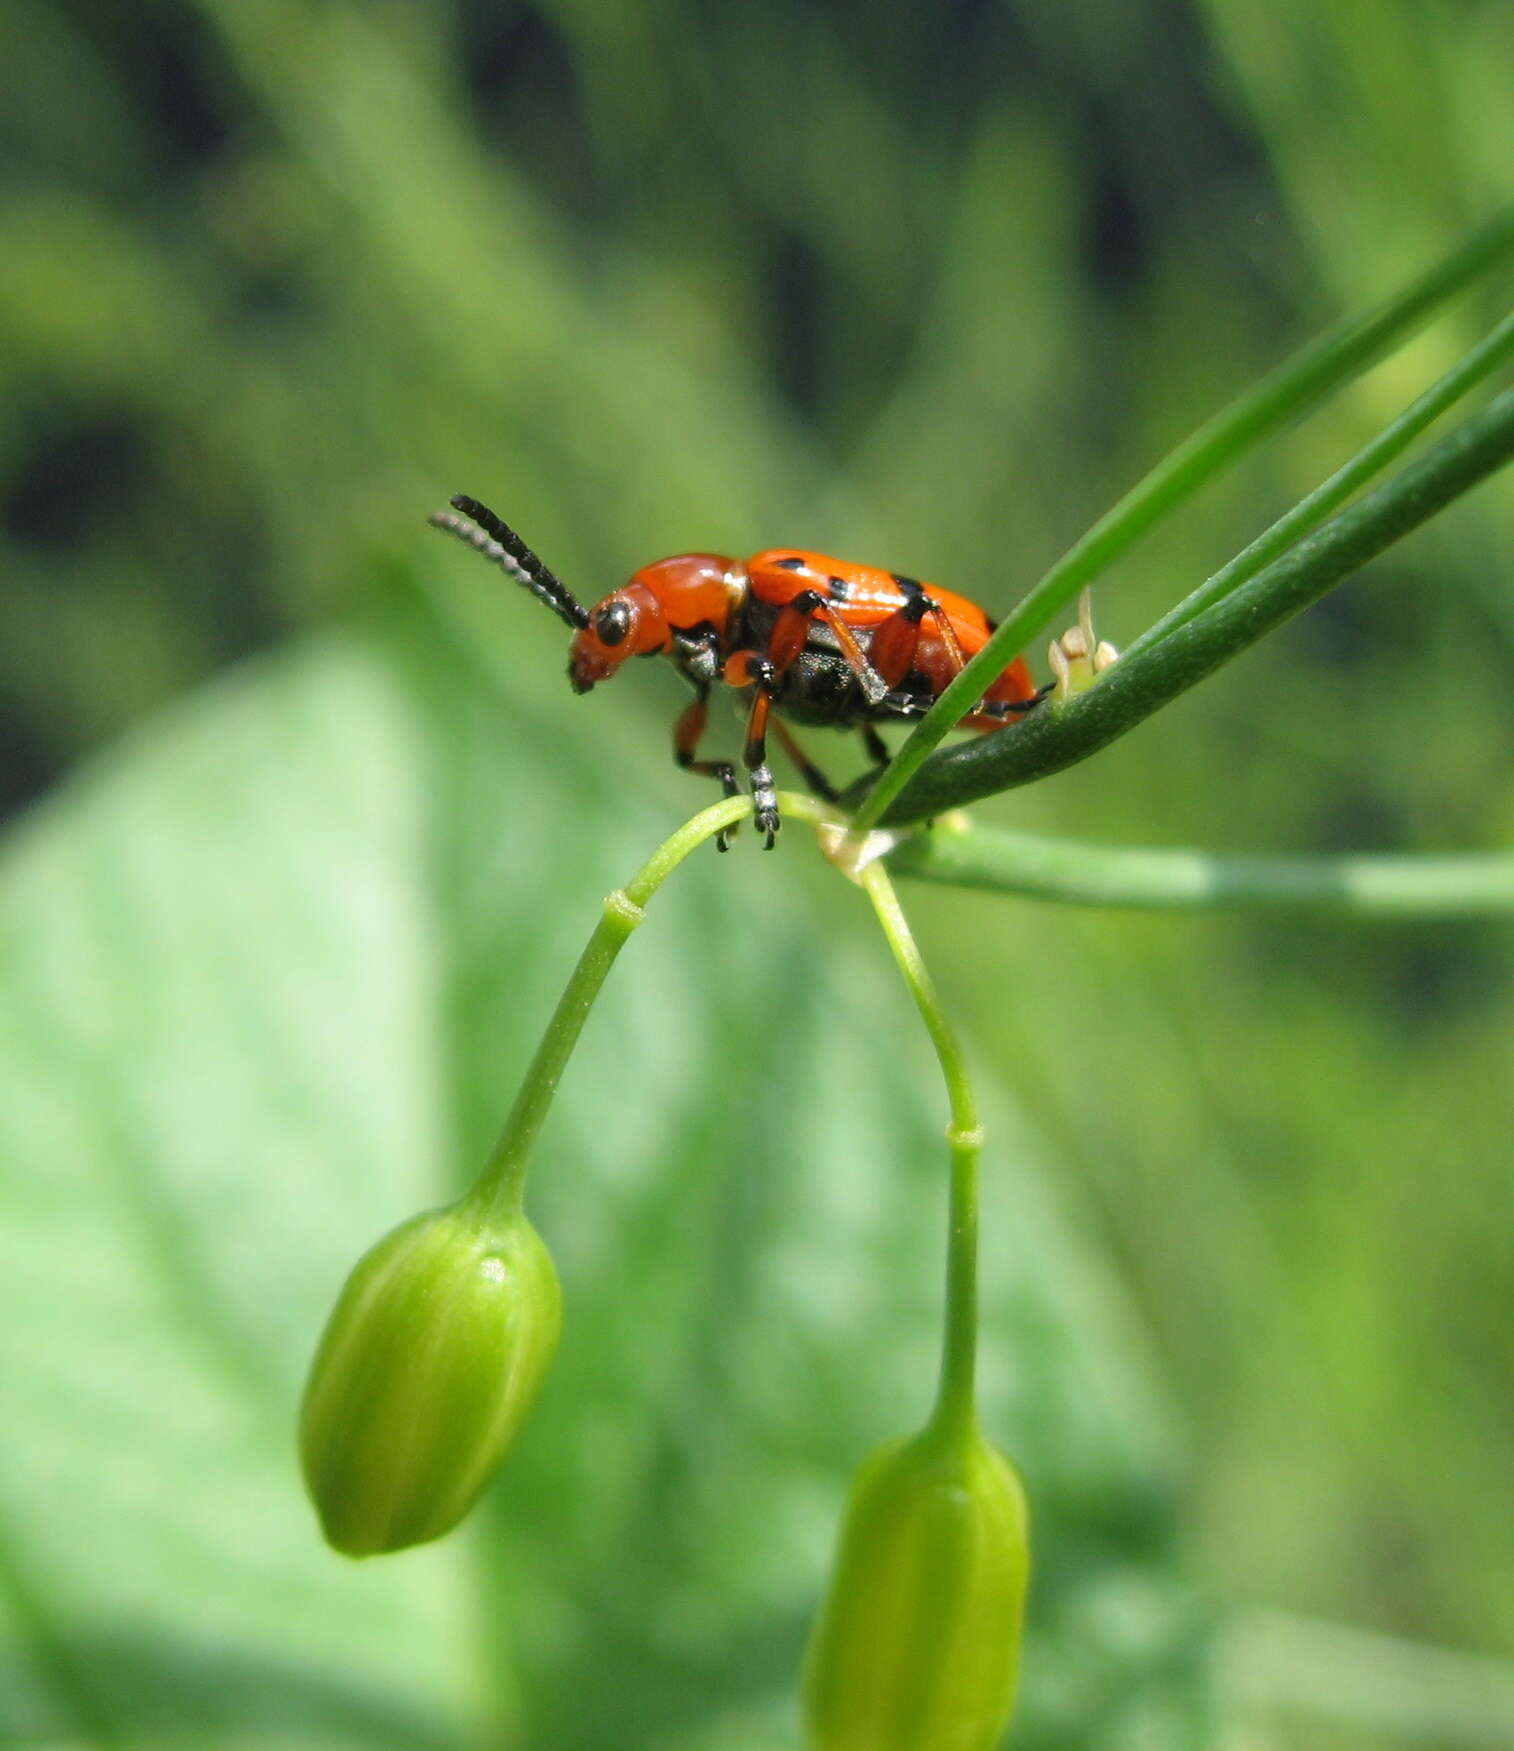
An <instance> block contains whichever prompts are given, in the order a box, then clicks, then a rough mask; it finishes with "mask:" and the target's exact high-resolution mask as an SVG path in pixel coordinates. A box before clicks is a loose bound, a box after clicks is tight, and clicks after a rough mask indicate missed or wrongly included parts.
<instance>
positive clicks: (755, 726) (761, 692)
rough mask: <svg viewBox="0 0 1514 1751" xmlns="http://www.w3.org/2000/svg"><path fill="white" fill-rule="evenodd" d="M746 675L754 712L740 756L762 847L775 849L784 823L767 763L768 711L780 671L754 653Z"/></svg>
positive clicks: (747, 722)
mask: <svg viewBox="0 0 1514 1751" xmlns="http://www.w3.org/2000/svg"><path fill="white" fill-rule="evenodd" d="M746 673H747V678H748V680H750V681H751V682H752V683H753V685H754V686H755V687H756V690H757V691H756V694H755V696H754V697H753V699H752V710H751V714H750V715H749V716H748V718H747V720H746V746H745V748H744V749H743V750H742V754H741V759H742V763H743V764H744V765H745V767H746V770H747V782H748V783H749V784H750V785H751V787H752V820H753V823H754V824H755V825H756V828H757V831H758V832H759V833H762V834H765V835H766V838H765V840H764V844H763V849H764V850H767V851H771V850H772V849H773V838H774V835H775V834H776V833H777V831H778V829H779V827H780V826H781V825H782V823H781V822H780V821H779V819H778V787H777V785H776V784H774V782H773V769H772V767H771V766H769V765H768V748H767V728H768V713H769V712H770V711H771V710H772V708H773V689H774V687H775V686H776V685H777V682H778V672H777V670H776V669H775V668H774V667H773V664H772V662H771V661H770V660H769V659H768V658H767V657H759V656H758V655H756V654H755V652H754V653H751V654H750V655H749V657H748V660H747V664H746Z"/></svg>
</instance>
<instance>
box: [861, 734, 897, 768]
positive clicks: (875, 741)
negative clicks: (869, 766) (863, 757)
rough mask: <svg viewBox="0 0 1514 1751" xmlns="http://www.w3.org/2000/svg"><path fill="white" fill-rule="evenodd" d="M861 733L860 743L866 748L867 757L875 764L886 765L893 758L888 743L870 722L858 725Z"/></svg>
mask: <svg viewBox="0 0 1514 1751" xmlns="http://www.w3.org/2000/svg"><path fill="white" fill-rule="evenodd" d="M859 728H860V730H861V733H862V745H863V747H864V748H866V749H867V757H868V759H869V760H871V761H872V762H873V764H874V765H875V766H887V765H888V763H889V761H890V760H892V759H893V755H892V754H890V753H889V751H888V743H887V742H885V741H884V739H883V737H882V736H880V735H879V734H878V732H877V730H875V729H874V728H873V726H872V725H871V724H862V725H860V726H859Z"/></svg>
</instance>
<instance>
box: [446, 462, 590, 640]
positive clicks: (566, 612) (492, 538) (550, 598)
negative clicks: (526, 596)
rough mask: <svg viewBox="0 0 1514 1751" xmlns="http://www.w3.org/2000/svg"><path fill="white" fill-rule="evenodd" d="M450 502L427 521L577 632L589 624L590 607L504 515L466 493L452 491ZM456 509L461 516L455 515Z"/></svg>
mask: <svg viewBox="0 0 1514 1751" xmlns="http://www.w3.org/2000/svg"><path fill="white" fill-rule="evenodd" d="M452 504H453V507H454V509H453V510H451V511H433V512H432V513H431V515H430V516H429V517H428V518H427V519H426V521H427V522H428V523H430V524H431V525H432V526H433V527H434V528H437V529H445V530H446V531H447V533H448V534H449V535H455V536H456V537H457V538H458V540H459V541H466V542H467V543H468V545H469V546H470V547H471V548H473V549H474V550H475V551H476V552H478V553H481V554H483V556H484V558H485V559H492V560H493V561H494V563H495V564H496V565H497V566H498V567H499V568H500V570H501V571H503V572H504V573H505V574H506V575H507V576H509V577H512V578H514V580H515V581H516V583H518V584H520V585H522V586H523V587H524V588H525V589H528V590H529V591H530V592H531V594H532V595H533V596H535V598H536V599H537V601H538V602H544V603H546V605H547V607H549V608H550V609H551V610H552V612H553V613H554V614H555V615H556V616H557V617H558V619H559V620H564V621H566V622H567V624H568V625H569V626H571V627H573V628H574V629H575V630H576V631H582V629H583V628H584V627H586V626H587V625H588V624H589V610H588V609H587V608H585V607H584V605H583V603H582V602H580V601H579V599H578V598H577V596H575V595H574V594H573V592H572V591H571V590H570V589H569V588H568V586H567V585H566V584H565V583H564V582H563V581H562V579H561V578H560V577H558V575H557V573H556V572H554V571H553V570H552V569H551V568H550V567H549V566H546V565H543V563H542V562H541V560H539V559H538V558H537V557H536V555H535V554H534V553H533V552H532V551H531V549H530V548H529V547H527V546H526V544H525V542H524V541H522V540H521V538H520V536H519V535H517V534H516V533H515V531H514V530H513V529H512V528H511V527H510V525H509V524H508V523H507V522H505V521H504V519H503V518H501V517H496V516H495V514H494V512H493V511H491V510H490V509H489V507H488V506H487V505H481V504H480V503H479V502H478V500H477V499H470V498H469V497H468V495H467V494H466V493H461V492H458V493H454V494H453V495H452ZM457 511H461V512H462V515H461V516H458V515H456V514H455V513H456V512H457Z"/></svg>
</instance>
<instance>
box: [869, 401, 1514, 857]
mask: <svg viewBox="0 0 1514 1751" xmlns="http://www.w3.org/2000/svg"><path fill="white" fill-rule="evenodd" d="M1511 459H1514V390H1507V391H1505V392H1504V394H1502V395H1500V396H1499V397H1498V399H1497V400H1496V401H1494V402H1491V403H1490V404H1489V405H1488V406H1487V407H1486V408H1484V409H1482V410H1481V411H1480V412H1479V413H1476V414H1474V415H1472V417H1471V418H1469V419H1467V420H1464V421H1463V422H1462V424H1461V425H1460V426H1458V427H1457V428H1456V429H1455V430H1454V431H1453V432H1451V433H1449V434H1448V435H1447V436H1446V437H1444V438H1442V439H1441V440H1440V442H1439V443H1438V444H1436V445H1435V446H1434V447H1433V448H1432V449H1430V450H1427V451H1426V452H1425V453H1424V454H1423V455H1422V456H1420V457H1417V458H1416V459H1415V460H1414V461H1413V462H1411V463H1410V464H1409V465H1408V466H1407V467H1405V468H1402V469H1400V470H1399V472H1398V473H1397V474H1395V475H1394V476H1393V477H1392V478H1391V479H1390V480H1387V481H1385V482H1384V483H1383V484H1382V485H1381V486H1378V487H1375V488H1374V489H1373V490H1372V491H1371V492H1369V493H1368V494H1366V495H1365V497H1363V498H1361V499H1358V500H1357V501H1356V502H1355V503H1354V504H1351V505H1349V506H1347V508H1346V509H1345V510H1343V511H1339V512H1337V513H1336V515H1335V516H1334V517H1332V518H1331V519H1330V521H1329V522H1328V523H1325V524H1323V525H1321V527H1320V528H1318V529H1316V530H1315V531H1314V532H1313V533H1312V534H1310V535H1306V536H1305V537H1304V539H1303V540H1302V541H1300V542H1298V543H1297V544H1296V545H1295V546H1293V547H1291V548H1290V549H1289V550H1288V551H1287V552H1286V553H1285V554H1283V555H1282V557H1281V558H1279V559H1275V560H1274V561H1273V562H1272V564H1271V565H1269V566H1267V567H1266V568H1265V569H1264V570H1263V571H1261V572H1259V573H1258V574H1257V575H1256V577H1254V578H1252V579H1251V581H1250V582H1249V583H1247V584H1244V585H1242V587H1241V588H1240V589H1238V590H1235V591H1232V592H1231V594H1230V595H1228V596H1226V597H1225V599H1224V600H1223V601H1221V602H1217V603H1216V604H1215V605H1214V606H1213V607H1212V608H1207V609H1205V610H1204V612H1203V613H1201V614H1200V615H1199V616H1198V617H1197V618H1196V619H1193V620H1190V621H1189V622H1188V624H1187V625H1186V626H1180V627H1178V628H1177V630H1176V631H1175V632H1172V633H1170V634H1169V635H1168V636H1167V637H1166V638H1164V639H1163V640H1162V642H1161V644H1159V645H1156V646H1154V647H1153V648H1151V649H1148V650H1145V651H1142V652H1141V653H1140V654H1139V655H1136V656H1130V655H1126V656H1124V657H1122V658H1121V659H1120V660H1119V662H1117V663H1116V664H1115V665H1114V666H1113V667H1112V668H1110V669H1107V670H1106V671H1105V672H1104V674H1103V675H1102V676H1101V677H1100V678H1099V680H1098V683H1097V684H1096V685H1095V686H1093V687H1091V688H1089V689H1088V691H1087V692H1086V693H1082V694H1080V695H1078V696H1077V697H1076V698H1074V699H1072V700H1071V701H1069V702H1068V703H1067V704H1066V705H1064V706H1050V707H1048V706H1043V707H1041V708H1040V710H1038V711H1036V712H1033V713H1032V714H1031V715H1030V716H1029V717H1027V718H1025V719H1023V720H1022V721H1021V722H1019V723H1017V724H1016V725H1014V726H1013V728H1011V729H1008V730H1003V731H999V732H998V733H996V734H993V735H987V736H980V737H978V738H977V739H976V740H974V741H972V742H967V743H963V744H961V745H960V746H958V747H955V748H946V749H943V750H941V751H940V752H939V753H938V754H936V755H935V757H934V758H933V759H932V760H931V761H930V763H929V764H928V765H927V766H925V767H924V768H922V770H921V771H920V773H919V776H918V777H917V779H916V781H915V783H914V784H912V785H911V786H910V790H909V794H908V795H907V796H905V797H901V798H899V799H898V800H897V801H896V802H895V804H894V805H893V806H892V807H891V808H890V809H889V811H888V812H887V814H886V815H885V817H884V819H885V822H891V823H902V822H907V821H916V820H923V819H926V818H928V817H929V816H932V815H938V814H941V813H943V812H944V811H945V810H947V809H953V808H960V807H961V806H962V805H963V804H965V803H969V802H974V801H976V800H977V799H978V798H980V797H985V796H992V795H994V794H995V793H996V792H998V791H1002V790H1010V789H1013V788H1014V787H1015V786H1017V785H1021V784H1029V783H1031V782H1033V781H1034V780H1036V779H1039V778H1045V777H1047V776H1048V775H1049V774H1051V773H1053V772H1060V771H1062V770H1063V769H1064V768H1066V767H1068V766H1072V765H1075V764H1076V763H1077V762H1078V761H1079V760H1084V759H1087V757H1088V756H1089V755H1090V754H1093V753H1096V752H1097V751H1098V750H1099V749H1100V748H1103V747H1105V746H1107V745H1108V743H1110V742H1112V741H1114V740H1115V739H1116V738H1117V737H1119V736H1122V735H1124V734H1125V732H1126V731H1127V730H1131V729H1133V728H1134V727H1135V726H1136V725H1137V724H1138V723H1140V722H1141V721H1142V720H1143V719H1145V718H1147V717H1150V716H1151V714H1152V713H1153V712H1154V711H1156V710H1158V709H1159V708H1160V707H1161V706H1163V705H1166V704H1167V703H1168V702H1169V701H1170V700H1173V699H1176V698H1177V697H1178V696H1179V694H1181V693H1184V692H1186V691H1187V690H1188V688H1190V687H1193V686H1195V685H1196V684H1197V683H1198V682H1200V681H1202V680H1203V679H1204V677H1205V676H1207V675H1210V674H1212V673H1213V672H1214V670H1216V669H1217V668H1219V667H1220V666H1221V665H1222V664H1224V663H1227V662H1229V661H1230V659H1231V658H1232V657H1236V656H1239V655H1240V653H1241V652H1242V651H1243V650H1246V649H1247V648H1248V647H1249V646H1251V645H1253V644H1255V643H1256V641H1257V640H1258V639H1260V638H1262V637H1264V636H1265V635H1266V634H1267V633H1269V632H1271V631H1272V630H1273V629H1274V628H1275V627H1278V626H1281V625H1282V624H1283V622H1284V621H1285V620H1288V619H1290V618H1291V617H1292V616H1293V615H1295V614H1297V613H1299V612H1300V611H1301V610H1302V609H1304V608H1307V607H1308V606H1309V604H1310V603H1311V602H1315V601H1318V599H1319V598H1320V597H1321V596H1323V595H1324V594H1325V592H1326V591H1327V590H1329V589H1330V588H1331V587H1332V586H1333V585H1335V584H1338V583H1339V582H1340V581H1341V579H1342V578H1345V577H1349V576H1350V574H1351V573H1352V572H1354V571H1357V570H1359V569H1360V568H1361V567H1362V566H1364V565H1365V564H1366V563H1367V561H1368V560H1370V559H1374V558H1376V556H1377V555H1378V554H1379V553H1382V552H1383V551H1384V550H1385V549H1386V548H1388V547H1390V546H1392V544H1393V543H1394V542H1395V541H1397V540H1398V539H1399V538H1400V537H1401V536H1403V535H1407V534H1408V533H1409V531H1410V530H1411V529H1416V528H1418V527H1419V525H1420V524H1421V523H1425V522H1427V521H1428V520H1429V519H1430V518H1431V517H1433V516H1434V515H1435V514H1436V513H1437V512H1438V511H1441V510H1443V509H1444V508H1445V507H1446V506H1447V505H1448V504H1450V503H1451V501H1452V500H1453V499H1455V498H1457V497H1458V496H1459V495H1460V494H1462V493H1464V492H1466V491H1468V490H1469V489H1470V488H1471V487H1474V486H1476V485H1477V484H1478V483H1479V482H1481V481H1483V480H1485V479H1487V477H1488V476H1489V475H1490V474H1492V473H1494V472H1495V471H1496V470H1498V469H1499V468H1502V467H1503V466H1504V465H1505V464H1506V463H1507V462H1509V461H1510V460H1511Z"/></svg>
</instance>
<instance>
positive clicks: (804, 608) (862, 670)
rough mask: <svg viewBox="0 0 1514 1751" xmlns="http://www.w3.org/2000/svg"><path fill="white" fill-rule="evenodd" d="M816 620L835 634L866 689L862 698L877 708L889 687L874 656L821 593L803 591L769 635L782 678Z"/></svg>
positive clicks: (787, 604) (782, 610)
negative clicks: (866, 649)
mask: <svg viewBox="0 0 1514 1751" xmlns="http://www.w3.org/2000/svg"><path fill="white" fill-rule="evenodd" d="M816 621H819V622H820V623H821V624H822V625H823V626H826V627H829V629H830V630H831V632H832V633H834V635H835V638H836V643H837V644H838V645H839V646H840V648H841V654H842V656H843V657H845V658H846V661H847V666H848V667H849V668H850V669H851V671H852V673H853V674H854V675H855V676H856V677H857V680H858V683H859V685H860V686H861V688H862V697H863V698H864V699H865V700H866V701H867V703H868V704H869V705H876V704H877V703H878V702H879V700H881V699H882V698H883V695H884V694H885V693H886V692H887V691H888V687H887V685H886V684H885V682H884V681H883V678H882V677H881V676H880V675H879V673H878V671H877V669H876V667H875V666H874V664H873V662H872V659H871V656H870V654H869V653H868V652H867V651H865V650H863V648H862V646H861V644H860V643H859V642H858V639H857V635H856V633H855V632H853V630H852V629H851V627H850V626H848V625H847V623H846V621H845V620H843V619H842V618H841V616H840V615H839V614H838V613H837V612H836V610H835V607H834V606H833V605H832V604H831V603H830V602H828V601H827V600H826V599H825V597H824V596H822V595H821V593H820V592H819V590H801V591H800V592H799V593H798V595H797V596H791V597H790V598H789V600H788V601H787V602H785V603H784V604H783V606H782V607H781V608H780V609H779V610H778V616H777V618H776V619H775V620H774V622H773V630H772V632H771V633H770V634H769V635H768V648H767V654H768V658H769V660H770V661H771V662H772V664H773V667H774V670H775V671H776V673H777V674H779V675H781V674H782V673H783V671H784V670H785V669H787V668H788V667H789V666H790V664H791V663H793V662H795V661H796V660H797V659H798V657H799V654H800V652H801V651H803V649H804V647H805V645H806V644H807V643H808V642H809V636H810V628H811V627H812V626H813V625H814V624H815V622H816Z"/></svg>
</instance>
